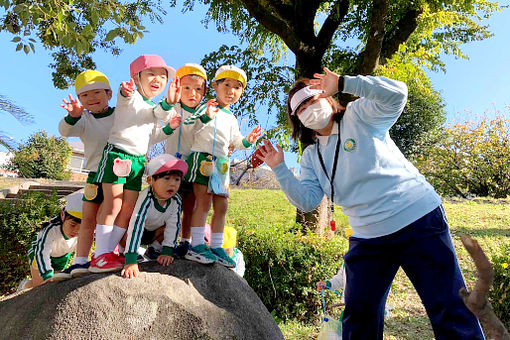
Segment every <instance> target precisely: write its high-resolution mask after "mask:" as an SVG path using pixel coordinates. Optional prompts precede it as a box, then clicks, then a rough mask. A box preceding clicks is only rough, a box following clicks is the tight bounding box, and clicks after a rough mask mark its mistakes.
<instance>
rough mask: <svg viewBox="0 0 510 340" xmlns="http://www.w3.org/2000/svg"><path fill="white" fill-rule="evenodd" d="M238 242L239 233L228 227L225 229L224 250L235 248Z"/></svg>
mask: <svg viewBox="0 0 510 340" xmlns="http://www.w3.org/2000/svg"><path fill="white" fill-rule="evenodd" d="M236 242H237V231H236V230H235V229H234V228H232V227H228V226H226V227H225V229H223V246H222V247H223V248H225V249H226V248H234V247H235V246H236Z"/></svg>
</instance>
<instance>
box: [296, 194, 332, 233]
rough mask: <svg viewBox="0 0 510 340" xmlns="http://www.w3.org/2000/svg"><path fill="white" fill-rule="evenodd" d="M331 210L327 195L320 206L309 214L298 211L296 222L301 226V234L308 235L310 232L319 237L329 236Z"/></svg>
mask: <svg viewBox="0 0 510 340" xmlns="http://www.w3.org/2000/svg"><path fill="white" fill-rule="evenodd" d="M330 220H331V209H330V208H329V201H328V198H327V197H326V195H324V197H323V198H322V201H321V203H320V204H319V206H318V207H317V208H316V209H315V210H313V211H310V212H308V213H305V212H303V211H301V210H299V209H296V222H297V223H299V224H301V232H303V234H306V233H307V232H308V231H309V230H310V231H312V232H314V233H315V234H317V235H319V236H325V235H328V228H329V221H330Z"/></svg>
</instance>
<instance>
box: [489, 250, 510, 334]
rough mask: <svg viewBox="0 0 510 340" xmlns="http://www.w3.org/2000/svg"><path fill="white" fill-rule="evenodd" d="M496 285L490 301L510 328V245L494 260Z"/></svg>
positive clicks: (497, 313)
mask: <svg viewBox="0 0 510 340" xmlns="http://www.w3.org/2000/svg"><path fill="white" fill-rule="evenodd" d="M492 264H493V267H494V283H493V285H492V289H491V290H490V292H489V301H490V302H491V304H492V308H494V312H495V313H496V315H497V316H498V317H499V319H500V320H501V321H502V322H503V323H504V324H505V326H506V328H510V245H508V244H507V245H504V246H503V252H502V254H501V255H495V256H494V257H493V258H492Z"/></svg>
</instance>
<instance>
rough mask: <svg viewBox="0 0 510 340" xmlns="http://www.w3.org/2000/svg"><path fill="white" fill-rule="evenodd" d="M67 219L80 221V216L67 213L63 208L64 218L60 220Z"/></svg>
mask: <svg viewBox="0 0 510 340" xmlns="http://www.w3.org/2000/svg"><path fill="white" fill-rule="evenodd" d="M68 219H70V220H72V221H74V222H76V223H81V218H78V217H74V216H73V215H71V214H69V213H68V212H67V211H65V210H64V220H63V221H62V222H65V221H66V220H68Z"/></svg>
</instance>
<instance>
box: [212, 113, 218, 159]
mask: <svg viewBox="0 0 510 340" xmlns="http://www.w3.org/2000/svg"><path fill="white" fill-rule="evenodd" d="M216 118H217V117H216V116H214V137H213V142H212V152H211V154H212V159H213V161H215V160H216V156H215V155H214V147H215V146H216Z"/></svg>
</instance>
